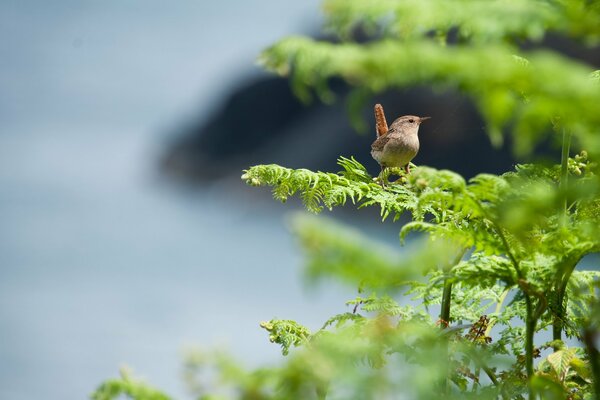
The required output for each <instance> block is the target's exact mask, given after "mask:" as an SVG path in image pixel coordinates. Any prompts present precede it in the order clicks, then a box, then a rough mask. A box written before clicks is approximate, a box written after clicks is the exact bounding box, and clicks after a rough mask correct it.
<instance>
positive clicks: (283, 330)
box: [260, 319, 310, 356]
mask: <svg viewBox="0 0 600 400" xmlns="http://www.w3.org/2000/svg"><path fill="white" fill-rule="evenodd" d="M260 327H261V328H263V329H265V330H266V331H267V332H269V340H270V341H271V343H277V344H279V345H280V346H281V352H282V353H283V355H284V356H287V355H288V353H289V352H290V347H291V346H300V345H302V344H304V343H305V342H306V341H307V339H308V338H309V336H310V331H309V330H308V329H307V328H306V327H304V326H302V325H300V324H298V323H297V322H295V321H291V320H287V319H286V320H282V319H272V320H270V321H269V322H261V323H260Z"/></svg>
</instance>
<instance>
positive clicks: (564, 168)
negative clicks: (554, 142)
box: [560, 128, 572, 226]
mask: <svg viewBox="0 0 600 400" xmlns="http://www.w3.org/2000/svg"><path fill="white" fill-rule="evenodd" d="M562 133H563V139H562V140H563V141H562V153H561V156H560V189H561V192H562V196H563V197H564V199H563V207H562V212H563V215H562V217H563V218H562V224H563V226H564V224H566V222H567V193H566V192H567V185H568V180H569V150H570V149H571V136H572V134H571V133H570V132H567V130H566V129H565V128H563V131H562Z"/></svg>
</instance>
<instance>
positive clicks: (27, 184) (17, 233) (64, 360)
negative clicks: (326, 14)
mask: <svg viewBox="0 0 600 400" xmlns="http://www.w3.org/2000/svg"><path fill="white" fill-rule="evenodd" d="M321 23H322V21H321V16H320V12H319V1H318V0H309V1H303V2H279V1H275V0H248V1H244V2H241V1H235V0H222V1H219V2H208V1H192V0H183V1H179V2H172V3H167V2H163V1H157V0H145V1H143V2H142V1H129V2H116V1H114V2H93V1H80V0H78V1H76V0H56V1H53V2H43V1H16V0H15V1H11V0H4V1H2V2H0V37H1V38H2V39H0V188H1V189H0V217H1V218H0V234H1V238H0V360H2V362H0V398H2V399H11V400H21V399H32V398H44V399H48V400H53V399H61V400H62V399H81V398H86V397H87V396H88V394H89V393H90V392H91V391H92V390H93V389H94V388H95V387H96V386H97V385H98V384H99V383H100V382H101V381H102V380H104V379H106V378H109V377H113V376H115V375H116V374H117V372H118V368H119V366H121V365H123V364H127V365H129V366H131V367H132V368H133V369H134V371H135V373H136V375H139V376H142V377H144V378H147V379H148V381H150V382H152V384H153V385H155V386H156V387H159V388H161V389H162V390H164V391H165V392H167V393H171V394H172V395H173V396H175V397H178V398H186V392H185V386H184V383H183V381H182V379H181V371H182V367H181V360H182V354H183V353H184V351H185V348H186V346H190V345H199V346H202V347H212V346H226V347H228V348H229V349H230V350H231V351H232V352H233V353H235V354H237V355H238V356H239V357H241V359H242V360H244V361H245V362H246V363H247V364H249V365H257V364H260V363H264V362H272V361H275V360H277V359H278V358H279V357H280V352H279V349H278V348H277V346H274V345H272V344H270V343H269V342H268V340H267V335H266V334H265V332H264V331H263V330H261V329H260V328H259V327H258V323H259V322H260V321H263V320H269V319H271V318H274V317H279V318H293V319H296V320H297V321H299V322H301V323H303V324H305V325H307V326H309V327H310V328H313V329H314V328H318V327H320V326H321V324H322V323H323V321H324V320H325V319H327V318H328V317H329V316H330V315H332V314H335V313H338V312H342V311H344V310H345V306H344V301H345V300H347V299H349V298H351V297H353V296H354V292H353V291H352V290H350V289H344V288H340V287H331V286H328V287H322V288H321V289H320V290H316V291H309V290H307V288H306V287H305V286H304V285H303V283H302V281H301V279H298V278H299V277H300V274H299V267H300V265H301V262H302V259H301V254H299V252H298V250H297V248H296V246H295V245H294V240H293V238H292V237H290V235H289V233H288V232H287V229H286V227H285V214H286V213H287V212H289V211H290V210H291V209H293V208H294V207H289V206H287V205H286V206H282V205H280V204H278V203H276V202H273V201H272V200H270V194H269V191H268V190H262V191H261V190H258V189H256V188H248V187H246V186H245V185H244V184H243V183H242V182H241V180H240V175H241V170H242V169H244V168H247V167H248V166H250V165H252V164H256V163H271V162H277V163H281V164H284V165H287V166H290V167H306V168H313V169H322V170H325V169H327V170H333V171H336V170H337V167H336V165H335V160H336V158H337V157H338V156H339V155H345V156H351V155H354V156H355V157H356V158H357V159H358V160H359V161H360V162H362V163H364V164H365V165H367V166H368V168H369V169H370V170H371V171H372V172H373V173H377V172H378V166H377V164H376V163H375V162H374V161H373V160H372V159H371V157H370V155H369V145H370V143H371V142H372V140H373V127H372V126H371V125H372V121H371V119H372V117H371V113H372V103H374V102H376V101H377V102H382V103H383V104H384V106H385V108H386V113H387V115H388V122H391V121H392V120H393V119H394V118H395V117H397V116H399V115H403V114H418V115H430V116H432V117H433V119H432V120H431V122H428V123H427V125H424V126H423V127H422V129H421V133H420V135H421V140H422V149H423V150H422V151H421V154H420V155H419V156H418V157H417V158H416V159H415V160H414V161H415V162H416V163H417V164H428V165H431V166H434V167H438V168H448V169H453V170H456V171H458V172H461V173H463V174H465V175H466V176H467V177H470V176H473V175H474V174H475V173H477V172H501V171H504V170H506V169H509V168H510V167H511V166H512V165H513V164H514V162H515V161H514V160H512V159H511V157H510V155H509V151H508V150H507V149H508V147H505V148H503V149H492V147H491V146H490V144H489V141H488V139H487V137H486V136H485V134H484V129H485V127H484V126H483V124H482V122H481V120H480V119H479V117H478V116H477V114H476V113H475V111H474V109H473V107H472V105H471V104H469V103H468V101H467V100H466V99H464V98H461V97H459V96H458V95H456V94H453V93H433V92H431V91H430V90H428V89H427V88H415V89H411V90H406V91H402V92H397V93H385V94H382V95H380V96H378V97H377V98H375V99H373V100H372V102H369V103H368V104H367V105H366V106H365V107H363V110H362V112H363V114H362V115H359V116H358V117H359V118H358V119H359V120H360V119H361V118H362V121H363V123H364V124H366V125H367V126H368V128H367V129H366V132H363V133H362V134H357V132H356V130H355V129H354V127H353V126H351V124H350V122H349V118H348V113H347V110H346V109H345V103H344V101H343V98H344V95H345V94H346V93H347V92H348V88H346V87H345V86H344V85H343V84H341V83H340V82H331V85H332V88H333V89H334V91H335V92H336V93H337V94H338V96H339V100H338V101H337V102H335V103H334V104H333V105H330V106H326V105H323V104H321V103H319V102H318V101H315V102H312V103H311V104H309V105H304V104H302V103H300V102H299V101H298V100H296V99H295V98H294V97H293V95H292V93H291V92H290V89H289V85H288V83H287V82H286V81H285V80H284V79H281V78H277V77H273V76H270V75H267V74H265V73H263V72H261V70H260V68H259V67H258V66H256V63H255V59H256V57H257V55H258V54H259V53H260V50H261V49H263V48H265V47H266V46H268V45H270V44H272V43H273V42H275V41H276V40H277V39H279V38H281V37H282V36H284V35H287V34H294V33H304V34H313V35H319V34H320V32H321V29H320V26H321ZM559 45H560V44H559ZM565 47H567V48H569V49H571V48H572V46H570V45H569V44H567V45H565ZM595 55H596V56H597V55H598V52H596V53H595ZM592 62H593V61H592ZM595 62H598V60H596V61H595ZM465 154H468V155H469V157H468V159H467V158H466V157H465ZM376 214H377V211H376V210H374V212H372V211H369V210H364V211H361V212H359V213H353V216H352V218H350V215H349V214H346V213H344V212H343V210H342V211H341V212H337V213H336V216H337V217H339V218H343V219H345V220H347V221H349V222H350V223H352V224H355V225H357V226H360V228H361V229H362V230H364V231H366V232H368V234H369V235H371V236H373V237H376V238H377V239H381V240H383V241H386V242H388V243H390V244H392V245H396V244H397V231H398V227H397V226H392V225H391V224H385V225H383V229H382V225H380V224H377V220H378V219H377V218H376V217H374V218H371V217H373V216H374V215H376Z"/></svg>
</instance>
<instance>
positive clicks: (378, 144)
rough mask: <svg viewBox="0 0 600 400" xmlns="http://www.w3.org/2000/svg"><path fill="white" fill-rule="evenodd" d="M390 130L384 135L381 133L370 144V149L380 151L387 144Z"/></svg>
mask: <svg viewBox="0 0 600 400" xmlns="http://www.w3.org/2000/svg"><path fill="white" fill-rule="evenodd" d="M390 132H391V131H388V133H386V134H385V135H381V136H379V137H378V138H377V139H376V140H375V141H374V142H373V144H371V150H374V151H382V150H383V148H384V147H385V145H386V144H387V142H389V141H390V135H389V133H390Z"/></svg>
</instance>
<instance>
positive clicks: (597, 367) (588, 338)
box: [583, 326, 600, 400]
mask: <svg viewBox="0 0 600 400" xmlns="http://www.w3.org/2000/svg"><path fill="white" fill-rule="evenodd" d="M597 335H598V331H597V330H594V329H593V328H592V327H590V326H588V327H586V328H585V329H584V331H583V343H584V344H585V347H586V350H587V353H588V357H589V359H590V366H591V367H592V375H593V376H592V379H593V382H594V393H595V396H594V397H595V399H596V400H600V353H599V352H598V348H597V347H596V345H595V338H596V336H597Z"/></svg>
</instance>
